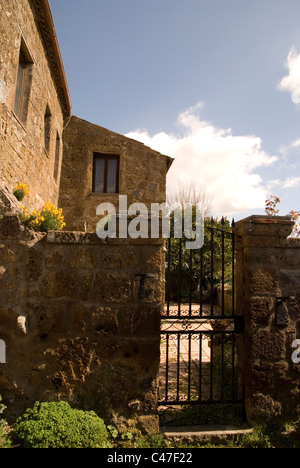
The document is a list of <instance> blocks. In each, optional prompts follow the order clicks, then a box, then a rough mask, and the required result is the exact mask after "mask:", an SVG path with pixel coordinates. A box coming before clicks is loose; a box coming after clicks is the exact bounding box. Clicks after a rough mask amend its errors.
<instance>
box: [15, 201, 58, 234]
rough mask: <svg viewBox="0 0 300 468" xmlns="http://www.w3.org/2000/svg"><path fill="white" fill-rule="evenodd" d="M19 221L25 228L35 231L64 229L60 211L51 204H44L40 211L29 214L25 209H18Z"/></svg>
mask: <svg viewBox="0 0 300 468" xmlns="http://www.w3.org/2000/svg"><path fill="white" fill-rule="evenodd" d="M20 209H21V210H22V211H20V213H19V215H20V219H21V221H23V222H24V223H25V224H26V225H27V226H29V227H30V228H31V229H34V230H35V231H41V232H48V231H61V230H62V229H63V228H64V227H65V225H66V224H65V222H64V217H63V215H62V209H58V208H56V206H54V205H53V204H52V203H50V202H46V203H45V204H44V206H43V207H42V208H41V209H40V210H35V211H33V212H32V213H31V214H29V213H28V210H27V208H24V207H22V206H21V207H20Z"/></svg>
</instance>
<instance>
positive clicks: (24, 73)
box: [0, 0, 172, 431]
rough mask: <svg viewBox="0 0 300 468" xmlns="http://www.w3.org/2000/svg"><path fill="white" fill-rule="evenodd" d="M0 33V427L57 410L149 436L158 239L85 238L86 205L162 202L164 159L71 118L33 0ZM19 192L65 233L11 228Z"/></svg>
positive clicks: (1, 10) (160, 271)
mask: <svg viewBox="0 0 300 468" xmlns="http://www.w3.org/2000/svg"><path fill="white" fill-rule="evenodd" d="M0 24H1V29H0V168H1V169H0V341H1V344H2V348H3V347H4V350H5V359H4V354H3V352H2V355H1V356H2V358H1V359H2V360H1V362H0V395H2V396H3V399H4V402H5V404H6V405H7V407H8V409H7V412H6V414H5V417H6V418H7V419H8V420H12V421H14V420H15V418H16V417H17V416H19V415H21V414H22V412H23V411H24V410H25V409H26V407H28V406H30V405H31V404H33V403H34V402H35V401H37V400H39V401H45V400H46V401H48V400H57V399H65V400H68V401H69V402H70V403H72V404H73V405H75V406H79V407H81V408H85V409H94V410H96V411H98V412H99V414H101V415H104V414H105V415H108V417H112V416H113V415H115V414H117V415H121V416H123V417H125V418H126V420H128V421H133V424H139V425H140V426H141V427H145V426H147V427H148V428H151V427H152V430H154V431H155V430H157V427H158V426H157V418H155V417H154V419H153V414H154V412H155V404H156V393H157V392H156V390H157V388H156V380H157V374H158V368H159V346H160V311H161V307H162V298H163V292H164V281H163V278H164V241H163V240H162V239H153V240H152V239H112V240H111V241H108V242H107V241H106V240H103V239H99V238H98V236H97V235H96V233H95V226H96V222H97V217H96V208H97V206H98V205H99V204H100V203H102V202H111V203H112V204H113V205H115V206H116V207H117V201H118V195H119V194H120V195H126V196H127V197H128V203H130V204H132V203H133V202H141V203H143V204H145V205H146V206H147V207H149V205H150V203H154V202H156V203H162V202H164V201H165V197H166V174H167V171H168V169H169V167H170V165H171V163H172V159H171V158H170V157H167V156H164V155H161V154H160V153H158V152H156V151H153V150H152V149H150V148H147V147H146V146H144V145H143V144H142V143H140V142H137V141H134V140H132V139H129V138H126V137H125V136H122V135H119V134H117V133H114V132H112V131H109V130H107V129H104V128H102V127H99V126H97V125H93V124H91V123H89V122H86V121H83V120H81V119H80V118H78V117H75V116H72V115H71V102H70V96H69V91H68V85H67V82H66V77H65V73H64V68H63V63H62V59H61V55H60V51H59V46H58V43H57V39H56V34H55V29H54V25H53V20H52V16H51V11H50V8H49V4H48V1H47V0H1V2H0ZM19 181H20V182H22V183H25V184H27V185H28V186H29V189H30V196H29V198H26V202H24V204H25V203H26V206H27V208H28V209H29V210H30V211H31V210H33V209H39V208H40V207H41V206H42V205H43V204H44V203H45V202H46V201H49V202H52V203H53V204H55V205H57V206H59V207H60V208H62V209H63V214H64V215H65V221H66V223H67V225H66V229H65V231H66V232H58V233H54V232H52V233H49V234H48V235H47V234H45V233H37V232H33V231H30V230H28V229H27V228H26V227H24V226H23V225H22V224H21V223H20V219H19V216H18V210H19V203H18V202H17V200H16V199H15V197H14V196H13V188H14V186H15V184H16V183H18V182H19ZM22 203H23V202H22ZM79 231H81V232H79ZM83 231H85V232H83ZM87 231H88V232H87ZM147 274H149V278H146V276H147ZM141 291H143V294H142V295H141ZM2 351H3V349H2ZM4 361H5V362H4Z"/></svg>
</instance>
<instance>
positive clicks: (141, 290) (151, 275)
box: [135, 273, 155, 299]
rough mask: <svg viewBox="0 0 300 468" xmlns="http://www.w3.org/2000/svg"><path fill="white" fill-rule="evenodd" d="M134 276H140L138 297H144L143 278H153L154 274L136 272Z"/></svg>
mask: <svg viewBox="0 0 300 468" xmlns="http://www.w3.org/2000/svg"><path fill="white" fill-rule="evenodd" d="M135 276H139V277H140V278H141V280H140V290H139V298H140V299H144V298H145V279H148V278H155V275H153V274H152V273H141V274H136V275H135Z"/></svg>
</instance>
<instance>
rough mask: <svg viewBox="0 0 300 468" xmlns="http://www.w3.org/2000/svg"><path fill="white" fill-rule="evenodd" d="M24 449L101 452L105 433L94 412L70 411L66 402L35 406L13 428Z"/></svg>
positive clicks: (36, 404)
mask: <svg viewBox="0 0 300 468" xmlns="http://www.w3.org/2000/svg"><path fill="white" fill-rule="evenodd" d="M15 436H16V439H17V442H18V443H20V444H22V446H23V447H24V448H104V447H108V446H109V442H108V432H107V430H106V426H105V424H104V422H103V420H102V419H101V418H99V416H97V414H96V413H94V412H93V411H82V410H77V409H72V408H71V407H70V405H69V404H68V403H66V402H63V401H61V402H50V403H39V402H37V403H35V405H34V407H33V408H30V409H28V410H27V411H26V412H25V413H24V415H23V416H22V417H21V418H19V419H18V420H17V422H16V425H15Z"/></svg>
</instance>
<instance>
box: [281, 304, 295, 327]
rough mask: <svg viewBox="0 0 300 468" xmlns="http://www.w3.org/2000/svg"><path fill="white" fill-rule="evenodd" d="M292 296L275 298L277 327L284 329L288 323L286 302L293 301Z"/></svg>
mask: <svg viewBox="0 0 300 468" xmlns="http://www.w3.org/2000/svg"><path fill="white" fill-rule="evenodd" d="M294 299H295V297H294V296H286V297H277V298H276V324H277V326H278V327H286V326H287V324H288V322H289V315H288V308H287V306H286V302H287V301H292V300H294Z"/></svg>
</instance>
